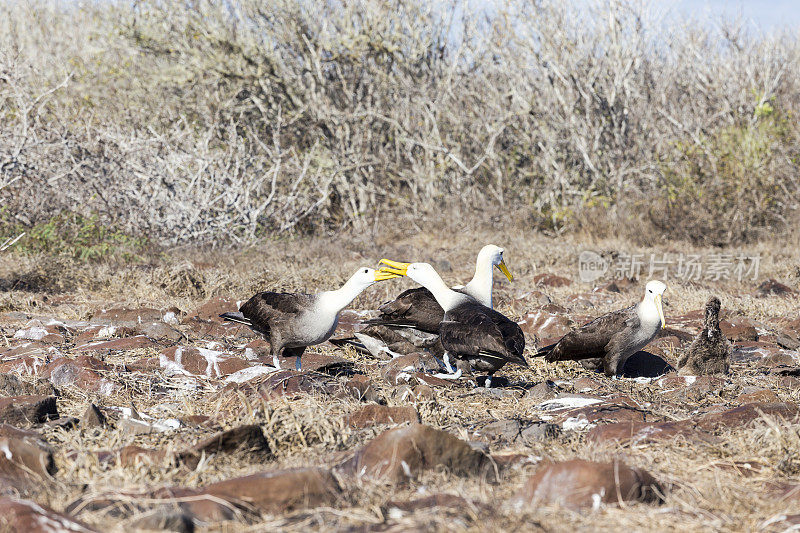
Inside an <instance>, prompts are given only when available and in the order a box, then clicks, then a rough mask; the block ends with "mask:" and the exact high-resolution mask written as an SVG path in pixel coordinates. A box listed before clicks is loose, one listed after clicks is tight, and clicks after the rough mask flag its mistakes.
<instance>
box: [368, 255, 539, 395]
mask: <svg viewBox="0 0 800 533" xmlns="http://www.w3.org/2000/svg"><path fill="white" fill-rule="evenodd" d="M381 263H384V264H386V265H388V266H387V267H383V268H381V269H380V271H381V272H387V273H393V274H400V275H404V276H408V277H409V278H411V279H413V280H414V281H416V282H417V283H419V284H420V285H422V286H423V287H425V288H426V289H428V290H429V291H430V292H431V294H432V295H433V297H434V298H435V299H436V302H437V303H438V304H439V306H440V307H441V308H442V309H443V310H444V317H443V320H442V321H441V323H440V324H439V340H440V341H441V343H442V347H443V348H444V350H445V352H444V364H445V367H446V368H447V371H448V373H449V374H446V375H440V377H447V378H450V379H458V378H459V377H461V369H459V370H458V371H454V370H453V367H452V366H451V364H450V358H451V357H452V358H454V359H460V360H462V361H466V362H468V363H469V364H470V366H471V367H472V368H473V369H475V370H479V371H481V372H486V373H487V374H488V376H489V377H488V378H487V379H486V382H485V386H486V387H491V383H492V375H494V373H495V372H497V371H498V370H499V369H500V368H502V367H503V366H504V365H505V364H506V363H516V364H518V365H522V366H528V363H527V361H525V358H524V357H523V355H522V352H523V350H524V349H525V335H524V334H523V333H522V330H521V329H520V327H519V325H518V324H517V323H516V322H514V321H513V320H509V319H508V318H507V317H505V316H504V315H502V314H500V313H498V312H497V311H495V310H494V309H491V308H489V307H487V306H485V305H482V304H480V303H478V302H476V301H475V300H473V299H472V298H471V297H469V296H467V295H466V294H463V293H461V292H457V291H454V290H452V289H451V288H449V287H448V286H447V285H446V284H445V282H444V281H442V278H441V277H440V276H439V274H437V273H436V270H434V269H433V267H432V266H431V265H429V264H428V263H399V262H397V261H391V260H388V259H381Z"/></svg>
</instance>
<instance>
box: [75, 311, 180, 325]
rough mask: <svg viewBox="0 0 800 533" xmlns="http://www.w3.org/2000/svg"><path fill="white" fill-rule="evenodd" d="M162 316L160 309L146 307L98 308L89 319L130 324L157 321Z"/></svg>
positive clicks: (95, 321) (104, 322)
mask: <svg viewBox="0 0 800 533" xmlns="http://www.w3.org/2000/svg"><path fill="white" fill-rule="evenodd" d="M163 316H164V313H163V312H162V311H160V310H158V309H150V308H147V307H142V308H139V309H127V308H115V309H100V310H99V311H96V312H95V313H94V315H93V316H92V318H91V319H90V320H89V321H90V322H92V323H94V324H114V325H132V324H141V323H143V322H155V321H159V320H161V319H162V318H163Z"/></svg>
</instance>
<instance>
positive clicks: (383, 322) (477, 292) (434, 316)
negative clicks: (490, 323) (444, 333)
mask: <svg viewBox="0 0 800 533" xmlns="http://www.w3.org/2000/svg"><path fill="white" fill-rule="evenodd" d="M504 251H505V250H503V248H500V247H499V246H495V245H494V244H487V245H486V246H484V247H483V248H481V251H480V252H478V258H477V260H476V261H475V275H474V276H473V277H472V280H470V282H469V283H467V284H466V285H458V286H455V287H452V289H453V290H454V291H457V292H460V293H463V294H466V295H468V296H470V297H472V298H473V299H474V300H475V301H476V302H478V303H480V304H482V305H484V306H486V307H488V308H489V309H492V308H493V306H492V287H493V284H494V278H493V275H492V273H493V270H492V269H493V267H497V268H498V270H500V272H502V273H503V274H505V276H506V277H507V278H508V281H512V280H513V279H514V276H512V275H511V272H509V271H508V268H507V267H506V263H505V261H504V260H503V252H504ZM378 310H379V311H380V312H381V315H380V316H379V317H377V318H373V319H371V320H367V321H365V322H364V323H365V324H369V325H377V326H389V327H396V328H414V329H418V330H420V331H425V332H427V333H438V331H439V324H440V323H441V322H442V318H443V317H444V311H443V310H442V308H441V306H440V305H439V304H437V303H436V299H435V298H434V297H433V294H431V291H429V290H428V289H427V288H425V287H416V288H413V289H409V290H407V291H404V292H402V293H400V295H399V296H398V297H397V298H395V299H394V300H392V301H389V302H386V303H384V304H383V305H381V306H380V307H379V308H378Z"/></svg>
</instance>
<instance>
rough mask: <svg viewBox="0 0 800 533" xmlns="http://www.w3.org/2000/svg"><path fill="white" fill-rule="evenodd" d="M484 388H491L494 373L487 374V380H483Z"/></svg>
mask: <svg viewBox="0 0 800 533" xmlns="http://www.w3.org/2000/svg"><path fill="white" fill-rule="evenodd" d="M483 388H485V389H491V388H492V375H491V374H489V375H488V376H486V381H484V382H483Z"/></svg>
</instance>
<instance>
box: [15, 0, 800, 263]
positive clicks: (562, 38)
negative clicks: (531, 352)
mask: <svg viewBox="0 0 800 533" xmlns="http://www.w3.org/2000/svg"><path fill="white" fill-rule="evenodd" d="M63 4H67V5H63ZM63 4H62V3H48V2H36V1H33V2H30V1H16V2H15V1H12V2H10V3H4V4H3V5H2V6H0V120H2V127H1V128H0V173H1V174H0V178H1V179H2V182H1V183H0V185H2V186H3V188H2V190H0V195H1V196H2V197H1V199H2V213H1V215H2V227H3V228H4V229H3V231H4V232H5V233H6V234H7V235H6V236H13V235H14V234H18V233H19V232H21V231H28V232H30V233H31V234H33V235H34V236H35V238H37V239H38V241H36V242H37V243H38V244H37V246H39V248H42V247H43V246H44V247H45V248H46V247H47V246H55V247H58V246H57V245H53V244H52V243H49V241H47V240H46V239H45V240H44V241H42V234H43V230H42V228H48V227H50V228H53V230H52V232H55V233H58V230H59V228H61V227H62V226H61V225H59V224H55V225H54V221H59V220H61V221H65V220H66V221H68V222H69V224H66V226H68V227H71V228H72V229H70V231H72V232H73V233H74V232H77V233H78V234H86V233H88V234H94V233H92V232H95V233H96V232H97V231H98V230H97V227H98V226H106V227H107V229H105V230H103V231H104V233H103V232H101V233H103V234H108V235H114V236H115V239H117V240H120V239H122V240H123V241H124V240H125V239H128V238H129V237H125V238H124V239H123V238H122V237H121V236H122V235H126V236H130V238H131V239H140V238H146V239H149V240H150V241H152V242H156V243H162V244H169V243H208V242H214V243H231V242H249V241H253V240H255V239H258V238H260V237H264V236H272V235H275V234H278V233H282V232H297V231H299V232H330V231H340V230H347V229H355V230H362V229H364V228H369V227H372V226H373V224H374V223H375V221H379V220H385V219H387V217H389V216H400V217H405V218H406V219H407V218H408V217H409V216H414V217H417V218H418V219H420V220H424V219H425V218H430V219H434V218H437V217H441V216H443V215H446V216H461V217H465V219H467V221H472V220H473V219H474V221H477V220H478V219H479V218H481V217H485V216H492V215H504V216H505V217H507V219H511V220H513V221H516V222H517V223H519V224H525V225H529V226H535V227H539V228H541V229H544V230H548V231H564V230H569V229H576V228H583V229H588V230H591V231H593V232H603V231H606V232H615V233H618V234H619V233H622V234H630V235H633V234H642V235H644V236H643V237H639V238H640V239H651V238H654V237H659V236H664V235H669V236H671V237H673V238H678V239H687V240H691V241H693V242H694V243H696V244H711V245H725V244H732V243H733V244H735V243H741V242H747V241H752V240H754V239H757V238H759V237H761V236H763V235H765V234H775V233H785V232H787V231H790V230H791V229H792V228H793V227H794V226H795V225H796V224H797V221H798V207H799V206H800V199H799V198H800V184H799V181H798V163H799V161H798V158H799V157H800V134H799V132H798V125H797V120H796V116H797V113H798V111H800V77H798V76H797V72H800V68H799V67H800V65H799V64H798V63H799V61H798V59H799V58H800V42H799V41H798V37H797V36H796V35H794V36H789V35H768V36H763V35H755V34H753V33H752V32H747V31H744V30H743V29H742V26H741V25H739V24H737V23H736V22H727V23H721V24H720V25H718V26H714V27H710V26H709V25H700V24H697V23H695V22H692V21H686V22H685V23H684V24H678V23H675V22H669V21H667V20H663V19H658V18H655V17H653V16H651V14H650V12H649V11H648V10H647V9H646V8H644V9H643V8H641V7H638V6H639V3H638V2H635V3H634V2H631V3H628V2H624V1H622V2H616V1H611V2H609V1H597V2H590V3H589V4H590V7H589V8H588V9H583V8H582V9H579V10H576V8H575V7H570V6H569V5H568V4H570V3H569V2H561V1H546V0H530V1H514V2H510V3H508V4H507V5H506V6H505V7H503V8H492V9H491V10H489V11H486V10H484V11H483V12H469V11H465V10H464V9H463V8H461V7H455V8H454V7H452V6H451V5H450V4H448V3H440V4H437V5H435V6H433V7H431V6H428V5H420V4H425V3H424V2H422V3H421V2H416V1H411V0H394V1H392V2H382V1H381V2H378V1H370V0H360V1H352V2H350V1H348V2H337V1H329V0H327V1H326V0H302V1H300V2H297V1H295V0H286V1H284V0H238V1H235V2H207V1H203V0H197V1H193V2H166V1H151V0H143V1H138V2H134V3H131V2H120V3H113V2H99V3H97V4H96V5H92V4H87V5H77V4H73V3H63ZM76 28H77V29H78V31H76ZM86 221H89V223H91V226H90V230H91V231H89V230H86V229H85V228H83V226H82V224H85V223H87V222H86ZM76 224H77V225H78V227H77V229H75V228H74V226H75V225H76ZM48 225H49V226H48ZM52 232H51V233H52ZM81 232H82V233H81ZM642 232H643V233H642ZM45 234H46V235H47V236H49V235H50V234H49V233H47V232H45ZM37 236H38V237H37ZM26 238H27V237H26ZM53 238H54V239H55V237H53ZM42 242H44V244H43V243H42ZM115 242H116V241H115ZM126 242H127V241H126ZM80 253H84V252H82V251H81V252H80Z"/></svg>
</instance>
